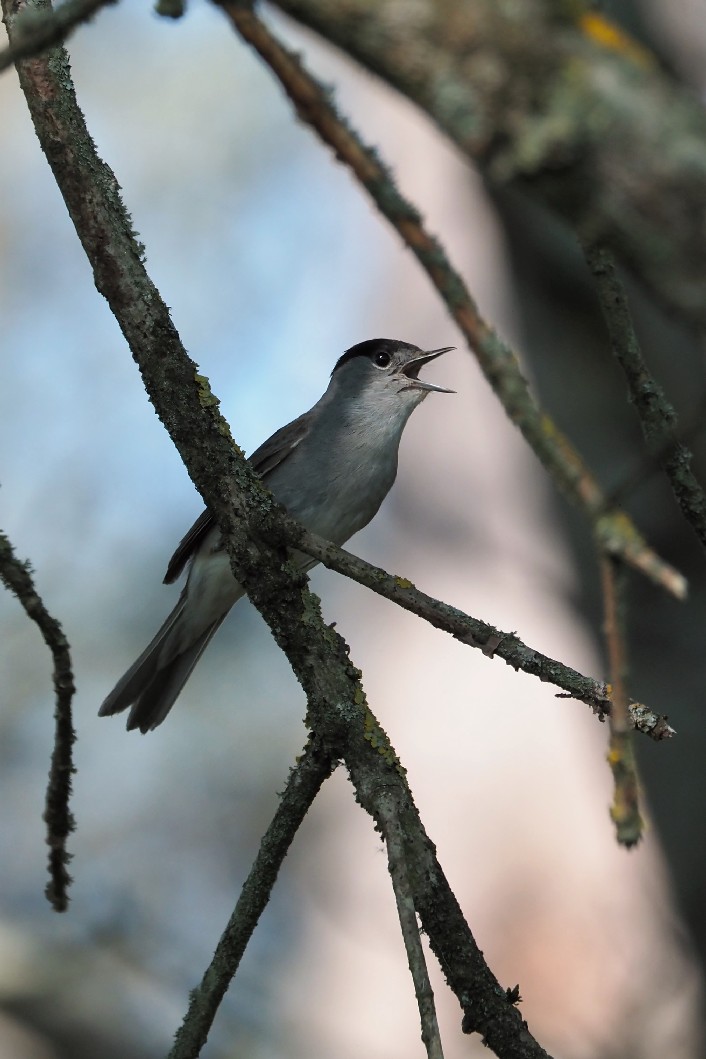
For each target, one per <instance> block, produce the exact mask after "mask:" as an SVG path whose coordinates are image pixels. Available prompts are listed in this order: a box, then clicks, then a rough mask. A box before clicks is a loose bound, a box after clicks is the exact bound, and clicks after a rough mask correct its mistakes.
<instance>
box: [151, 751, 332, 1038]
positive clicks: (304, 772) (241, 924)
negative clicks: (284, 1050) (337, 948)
mask: <svg viewBox="0 0 706 1059" xmlns="http://www.w3.org/2000/svg"><path fill="white" fill-rule="evenodd" d="M334 768H335V764H334V762H332V760H331V758H330V757H329V756H328V754H327V753H326V752H325V751H324V750H323V749H322V747H321V744H320V742H319V741H318V740H317V739H316V737H315V736H313V735H311V736H310V737H309V741H308V743H307V744H306V746H305V748H304V752H303V753H302V755H301V757H300V758H299V759H298V761H297V763H296V765H295V766H294V768H293V769H292V770H291V772H290V774H289V778H288V780H287V785H286V786H285V788H284V791H283V793H282V796H281V800H280V803H279V806H278V807H277V812H276V813H275V815H274V817H273V818H272V822H271V823H270V825H269V827H268V828H267V830H266V831H265V834H264V835H263V838H262V842H261V843H260V849H259V850H258V853H257V856H256V858H255V860H254V862H253V866H252V868H251V869H250V872H249V874H248V877H247V879H246V880H245V883H244V885H243V888H242V890H241V892H240V896H239V897H238V901H237V903H236V905H235V909H234V910H233V914H232V915H231V917H230V919H229V921H228V925H227V926H226V928H225V930H224V932H223V935H222V937H221V939H220V941H219V942H218V945H217V947H216V951H215V953H214V954H213V959H212V960H211V963H210V964H209V966H208V968H207V969H206V972H205V974H204V976H203V978H202V980H201V982H200V984H199V985H198V986H197V987H196V989H194V990H192V992H191V996H190V998H189V1008H188V1011H187V1012H186V1015H185V1016H184V1021H183V1023H182V1025H181V1026H180V1028H179V1030H178V1031H177V1034H176V1037H175V1040H174V1045H173V1047H172V1050H171V1051H170V1052H169V1056H168V1059H195V1057H196V1056H197V1055H199V1054H200V1052H201V1049H202V1048H203V1046H204V1045H205V1043H206V1039H207V1037H208V1034H209V1031H210V1029H211V1026H212V1024H213V1019H214V1017H215V1015H216V1012H217V1011H218V1007H219V1005H220V1003H221V1000H222V999H223V997H224V995H225V992H226V990H227V989H228V986H229V985H230V983H231V982H232V980H233V977H234V976H235V973H236V971H237V970H238V967H239V966H240V960H241V958H242V955H243V953H244V952H245V947H246V945H247V944H248V942H249V940H250V938H251V937H252V933H253V931H254V930H255V927H256V926H257V923H258V920H259V918H260V916H261V915H262V912H263V910H264V908H265V906H266V905H267V902H268V901H269V899H270V894H271V892H272V888H273V886H274V884H275V881H276V879H277V875H278V874H279V870H280V868H281V867H282V862H283V860H284V858H285V856H286V855H287V852H288V850H289V847H290V845H291V844H292V841H293V839H294V836H295V835H296V833H297V830H298V829H299V826H300V824H301V822H302V820H303V819H304V817H305V816H306V814H307V812H308V811H309V808H310V807H311V804H312V802H313V801H314V799H315V797H316V795H317V794H318V792H319V790H320V788H321V785H322V784H323V783H324V781H325V780H326V779H328V777H329V776H330V775H331V773H332V772H333V769H334Z"/></svg>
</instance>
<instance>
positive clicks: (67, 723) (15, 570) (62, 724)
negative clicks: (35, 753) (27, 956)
mask: <svg viewBox="0 0 706 1059" xmlns="http://www.w3.org/2000/svg"><path fill="white" fill-rule="evenodd" d="M0 578H1V579H2V581H3V583H4V585H5V587H6V588H8V589H9V590H10V591H11V592H13V593H14V594H15V595H16V596H17V598H18V600H19V601H20V603H21V604H22V606H23V607H24V609H25V613H26V614H27V617H28V618H31V619H32V621H33V622H35V623H36V625H37V627H38V628H39V631H40V632H41V634H42V637H43V639H44V642H45V644H46V645H47V647H48V648H49V650H50V651H51V655H52V659H53V660H54V692H55V695H56V698H55V706H54V723H55V736H54V749H53V751H52V756H51V765H50V767H49V782H48V784H47V793H46V800H45V809H44V822H45V823H46V825H47V845H48V846H49V850H50V852H49V882H48V883H47V886H46V889H45V893H46V896H47V899H48V900H49V902H50V904H51V905H52V907H53V908H54V911H55V912H65V911H66V909H67V907H68V904H69V897H68V889H69V886H70V885H71V881H72V880H71V876H70V875H69V873H68V871H67V865H68V863H69V861H70V860H71V854H70V853H69V852H68V851H67V849H66V842H67V839H68V837H69V835H70V834H71V832H72V831H73V830H74V827H75V825H74V818H73V814H72V813H71V810H70V809H69V802H70V799H71V776H72V775H73V772H74V766H73V746H74V743H75V742H76V733H75V731H74V728H73V723H72V720H71V701H72V699H73V696H74V691H75V690H76V689H75V687H74V677H73V671H72V667H71V653H70V648H69V643H68V640H67V639H66V637H65V635H64V630H63V629H62V627H61V625H60V624H59V622H58V621H57V620H56V618H52V616H51V614H49V612H48V611H47V609H46V607H45V606H44V603H43V602H42V599H41V597H40V596H39V594H38V593H37V590H36V588H35V587H34V581H33V580H32V571H31V567H30V565H29V563H27V562H24V563H23V562H21V561H20V560H19V559H18V558H17V556H16V555H15V553H14V551H13V548H12V545H11V544H10V541H9V540H8V538H7V537H6V536H5V534H4V533H2V532H0Z"/></svg>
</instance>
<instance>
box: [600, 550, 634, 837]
mask: <svg viewBox="0 0 706 1059" xmlns="http://www.w3.org/2000/svg"><path fill="white" fill-rule="evenodd" d="M600 565H601V585H602V588H603V607H604V632H605V638H606V645H607V648H608V659H609V664H610V679H611V685H612V699H613V708H612V710H611V715H610V745H609V749H608V763H609V765H610V767H611V771H612V773H613V784H614V795H613V806H612V808H611V811H610V815H611V819H612V820H613V823H614V824H615V830H616V835H617V838H618V842H619V843H620V844H621V845H622V846H627V847H628V848H630V847H632V846H635V845H637V843H638V842H639V841H640V839H641V838H642V833H643V830H644V824H643V820H642V816H641V815H640V800H639V789H640V788H639V782H638V778H637V762H636V761H635V749H634V746H633V741H632V732H631V731H630V724H629V721H628V695H627V690H626V687H625V678H626V676H627V647H626V645H625V629H624V622H623V605H624V600H623V585H622V580H623V579H622V578H621V574H622V573H623V571H621V570H620V569H619V564H618V562H617V561H616V560H615V559H612V558H611V557H610V556H608V555H602V556H601V557H600Z"/></svg>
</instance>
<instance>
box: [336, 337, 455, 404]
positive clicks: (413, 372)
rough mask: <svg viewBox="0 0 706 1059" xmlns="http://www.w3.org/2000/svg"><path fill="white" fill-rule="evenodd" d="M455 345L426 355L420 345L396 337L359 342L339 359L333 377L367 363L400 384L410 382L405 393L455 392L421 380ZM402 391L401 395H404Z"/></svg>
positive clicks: (431, 351) (433, 350)
mask: <svg viewBox="0 0 706 1059" xmlns="http://www.w3.org/2000/svg"><path fill="white" fill-rule="evenodd" d="M455 348H456V347H455V346H443V347H442V348H441V349H432V350H428V351H427V352H425V351H424V350H422V349H420V348H419V346H415V345H413V344H412V343H411V342H400V341H398V340H397V339H395V338H370V339H368V340H367V342H359V343H358V344H357V345H356V346H351V348H350V349H347V350H346V352H345V353H344V354H343V356H341V357H339V358H338V361H337V362H336V366H335V367H334V369H333V371H332V372H331V375H332V376H334V375H335V374H336V372H338V371H340V369H341V368H343V367H344V366H345V365H346V364H350V363H351V361H355V360H358V359H359V358H360V360H361V361H366V362H368V363H370V364H371V365H372V366H373V367H375V368H377V370H378V371H380V372H385V373H386V374H387V375H388V376H393V377H396V378H397V379H398V380H399V381H405V380H406V381H407V385H406V386H403V387H402V390H423V391H435V392H437V393H453V392H454V391H453V390H448V389H446V387H444V386H436V385H435V384H434V383H431V382H423V381H422V380H421V379H420V378H419V371H420V369H421V368H422V367H423V366H424V365H425V364H428V363H429V361H431V360H435V359H436V358H437V357H440V356H441V355H442V353H448V352H449V351H450V350H452V349H455ZM402 390H401V391H400V392H402Z"/></svg>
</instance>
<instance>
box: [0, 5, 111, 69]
mask: <svg viewBox="0 0 706 1059" xmlns="http://www.w3.org/2000/svg"><path fill="white" fill-rule="evenodd" d="M114 3H117V0H64V2H63V4H61V5H60V6H59V7H56V8H51V7H49V8H47V7H44V8H32V7H30V8H27V9H25V11H24V13H23V15H22V18H21V19H18V20H17V22H16V24H15V33H14V39H13V42H12V44H10V45H9V47H7V48H3V49H2V50H0V71H2V70H6V69H7V68H8V66H12V64H13V63H14V62H16V60H17V59H26V58H28V57H29V56H31V55H37V54H38V53H39V52H41V51H44V49H45V48H48V47H49V46H50V45H52V44H59V43H60V42H61V41H64V40H66V39H67V37H69V36H70V35H71V34H72V33H73V31H74V30H75V29H76V28H77V26H80V25H81V23H82V22H88V21H89V19H91V18H93V16H94V15H95V13H96V12H97V11H99V10H100V8H101V7H106V6H107V5H108V4H114Z"/></svg>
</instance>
